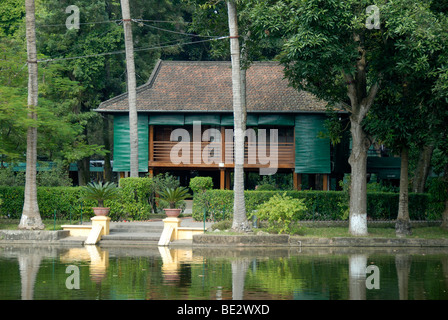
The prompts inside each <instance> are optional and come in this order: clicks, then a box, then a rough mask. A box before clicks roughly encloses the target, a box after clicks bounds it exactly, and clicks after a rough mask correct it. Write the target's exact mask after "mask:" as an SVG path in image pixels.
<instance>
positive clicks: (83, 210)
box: [0, 178, 152, 221]
mask: <svg viewBox="0 0 448 320" xmlns="http://www.w3.org/2000/svg"><path fill="white" fill-rule="evenodd" d="M151 184H152V180H151V179H148V178H125V179H121V180H120V188H118V190H119V192H118V197H117V198H116V199H114V200H106V201H105V202H104V205H105V206H107V207H110V213H109V216H110V217H111V219H112V220H114V221H116V220H120V219H132V220H144V219H147V218H148V217H149V215H150V214H151V212H152V208H151V205H150V203H149V195H150V193H151V192H152V189H151V187H152V185H151ZM84 195H85V191H84V189H83V188H82V187H37V202H38V205H39V212H40V215H41V218H42V219H53V217H54V214H55V210H56V215H57V218H58V219H67V220H68V219H70V218H71V219H72V220H80V219H81V217H82V219H89V218H90V217H92V216H93V210H92V207H94V206H97V203H96V202H95V201H86V200H84V199H83V197H84ZM0 199H2V201H1V205H0V216H6V217H8V218H11V219H20V217H21V215H22V209H23V202H24V187H0Z"/></svg>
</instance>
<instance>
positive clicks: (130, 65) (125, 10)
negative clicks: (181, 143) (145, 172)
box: [121, 0, 138, 177]
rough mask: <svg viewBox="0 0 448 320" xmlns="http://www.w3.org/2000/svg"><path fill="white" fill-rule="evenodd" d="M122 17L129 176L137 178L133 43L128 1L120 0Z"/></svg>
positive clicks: (136, 125)
mask: <svg viewBox="0 0 448 320" xmlns="http://www.w3.org/2000/svg"><path fill="white" fill-rule="evenodd" d="M121 11H122V15H123V27H124V39H125V46H126V68H127V79H128V101H129V138H130V150H131V158H130V165H131V168H130V176H131V177H138V122H137V121H138V120H137V105H136V104H137V92H136V80H135V64H134V43H133V40H132V23H131V12H130V9H129V1H128V0H121Z"/></svg>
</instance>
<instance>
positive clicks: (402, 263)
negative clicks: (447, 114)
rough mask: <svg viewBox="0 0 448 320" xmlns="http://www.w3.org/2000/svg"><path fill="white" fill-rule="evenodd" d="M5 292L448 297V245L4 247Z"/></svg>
mask: <svg viewBox="0 0 448 320" xmlns="http://www.w3.org/2000/svg"><path fill="white" fill-rule="evenodd" d="M0 299H1V300H20V299H27V300H28V299H34V300H125V299H126V300H127V299H145V300H148V299H150V300H231V299H237V300H239V299H244V300H351V299H361V300H378V299H381V300H399V299H404V300H447V299H448V251H447V250H446V249H444V250H442V249H435V248H434V249H410V248H407V249H403V248H396V249H393V248H391V249H387V250H386V249H382V250H379V249H377V250H367V249H349V248H339V249H337V248H326V249H311V248H308V249H307V248H301V249H300V248H294V249H290V248H287V249H280V248H276V249H272V248H271V249H269V248H252V249H238V248H234V249H228V248H197V249H196V248H194V249H191V248H177V249H168V248H164V247H147V248H138V247H111V248H103V247H98V246H86V247H79V248H64V247H55V246H48V247H46V246H33V247H30V246H2V247H0Z"/></svg>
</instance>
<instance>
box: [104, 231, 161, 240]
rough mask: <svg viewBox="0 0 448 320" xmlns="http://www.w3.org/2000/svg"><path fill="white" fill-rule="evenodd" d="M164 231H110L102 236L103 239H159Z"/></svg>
mask: <svg viewBox="0 0 448 320" xmlns="http://www.w3.org/2000/svg"><path fill="white" fill-rule="evenodd" d="M161 234H162V232H160V233H158V232H144V233H138V232H112V231H111V232H110V233H109V234H108V235H104V236H102V237H101V241H111V240H120V241H125V240H127V241H159V239H160V235H161Z"/></svg>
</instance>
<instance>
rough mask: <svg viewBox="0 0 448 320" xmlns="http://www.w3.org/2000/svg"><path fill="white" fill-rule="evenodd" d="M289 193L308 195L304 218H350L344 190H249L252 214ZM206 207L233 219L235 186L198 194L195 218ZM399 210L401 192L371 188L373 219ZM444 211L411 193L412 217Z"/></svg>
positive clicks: (210, 213) (215, 216)
mask: <svg viewBox="0 0 448 320" xmlns="http://www.w3.org/2000/svg"><path fill="white" fill-rule="evenodd" d="M279 193H280V194H286V195H288V196H291V197H293V198H299V199H304V203H305V205H306V207H307V210H306V213H305V214H304V217H303V219H304V220H346V219H347V218H348V196H347V194H346V193H344V192H342V191H245V192H244V195H245V200H246V212H247V214H248V218H251V215H252V213H253V212H254V211H255V210H257V207H258V206H259V205H260V204H261V203H263V202H266V201H268V200H269V199H270V198H271V197H272V196H273V195H274V194H279ZM204 210H205V214H206V218H207V219H212V220H223V219H230V218H231V217H232V213H233V191H232V190H208V191H206V192H204V193H201V194H195V195H194V202H193V218H194V219H196V220H202V219H203V217H204ZM397 212H398V194H397V193H388V192H370V193H368V194H367V216H368V218H369V219H371V220H394V219H396V216H397ZM441 214H442V211H441V210H440V209H437V208H436V206H434V204H433V203H431V202H430V197H429V195H428V194H414V193H411V194H409V215H410V218H411V220H439V219H441Z"/></svg>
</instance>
